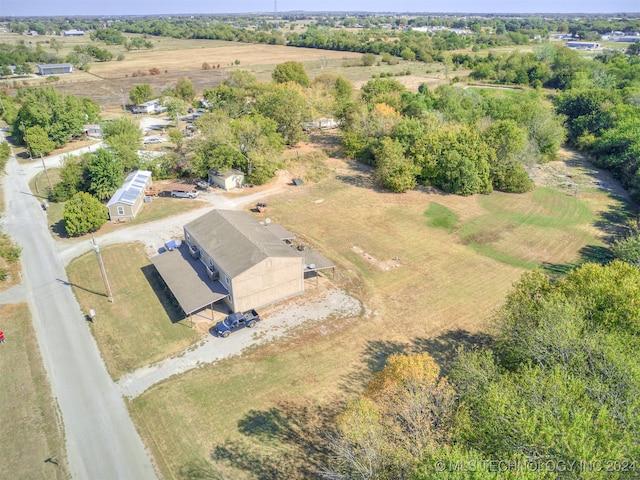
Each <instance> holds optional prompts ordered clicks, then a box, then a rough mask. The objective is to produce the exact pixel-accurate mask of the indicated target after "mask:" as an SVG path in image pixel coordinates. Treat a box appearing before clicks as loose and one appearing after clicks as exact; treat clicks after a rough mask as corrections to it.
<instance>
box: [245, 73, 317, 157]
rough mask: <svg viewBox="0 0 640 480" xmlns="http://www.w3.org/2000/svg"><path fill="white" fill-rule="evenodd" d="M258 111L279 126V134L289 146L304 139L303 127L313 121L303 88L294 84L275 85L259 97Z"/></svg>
mask: <svg viewBox="0 0 640 480" xmlns="http://www.w3.org/2000/svg"><path fill="white" fill-rule="evenodd" d="M257 109H258V111H259V112H260V113H261V114H262V115H264V116H265V117H267V118H270V119H272V120H274V121H275V122H276V124H277V125H278V132H279V133H280V134H281V135H282V138H284V140H285V142H286V143H287V144H288V145H296V144H297V143H298V142H300V141H301V140H302V139H303V138H304V132H303V131H302V127H303V125H304V123H305V122H307V121H309V120H310V119H311V112H310V109H309V105H308V103H307V100H306V98H305V95H304V94H303V92H302V90H301V88H300V87H299V86H297V85H295V84H292V83H285V84H279V85H275V86H274V88H272V89H270V90H268V91H267V92H265V93H263V94H262V95H260V96H259V97H258V100H257Z"/></svg>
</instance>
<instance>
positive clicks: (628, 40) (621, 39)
mask: <svg viewBox="0 0 640 480" xmlns="http://www.w3.org/2000/svg"><path fill="white" fill-rule="evenodd" d="M615 40H616V42H625V43H636V42H637V41H638V40H640V36H638V35H625V36H623V37H617V38H616V39H615Z"/></svg>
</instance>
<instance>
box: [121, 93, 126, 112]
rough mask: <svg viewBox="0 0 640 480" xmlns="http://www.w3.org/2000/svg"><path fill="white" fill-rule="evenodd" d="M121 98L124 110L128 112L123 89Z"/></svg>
mask: <svg viewBox="0 0 640 480" xmlns="http://www.w3.org/2000/svg"><path fill="white" fill-rule="evenodd" d="M120 99H121V100H122V110H123V111H125V112H126V111H127V107H126V106H125V104H124V91H123V90H122V89H120Z"/></svg>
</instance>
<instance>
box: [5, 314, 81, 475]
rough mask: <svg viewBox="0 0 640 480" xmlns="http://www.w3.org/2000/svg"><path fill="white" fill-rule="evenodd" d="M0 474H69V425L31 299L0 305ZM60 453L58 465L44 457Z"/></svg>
mask: <svg viewBox="0 0 640 480" xmlns="http://www.w3.org/2000/svg"><path fill="white" fill-rule="evenodd" d="M0 330H2V331H3V332H5V336H6V342H5V343H2V344H0V371H1V372H2V374H1V375H0V405H2V408H1V410H0V411H1V415H0V417H1V421H0V452H2V465H1V466H0V477H1V478H7V479H25V480H26V479H32V478H41V479H65V478H69V472H68V467H67V462H66V456H65V445H64V430H63V426H62V424H61V422H60V418H59V413H58V408H57V405H56V403H55V401H54V398H53V396H52V395H51V386H50V384H49V379H48V377H47V374H46V372H45V370H44V367H43V365H42V358H41V357H40V350H39V348H38V343H37V341H36V336H35V332H34V330H33V327H32V325H31V316H30V314H29V308H28V306H27V305H26V304H19V305H16V304H13V305H0ZM56 454H57V455H58V465H55V464H54V463H51V462H45V460H46V459H47V458H50V457H51V456H53V455H56Z"/></svg>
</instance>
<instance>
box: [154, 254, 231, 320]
mask: <svg viewBox="0 0 640 480" xmlns="http://www.w3.org/2000/svg"><path fill="white" fill-rule="evenodd" d="M151 263H153V265H154V266H155V267H156V269H157V270H158V273H159V274H160V276H161V277H162V279H163V280H164V282H165V283H166V284H167V286H168V287H169V289H170V290H171V293H172V294H173V296H174V297H175V298H176V300H177V301H178V303H179V304H180V308H182V310H183V311H184V313H185V314H186V315H191V314H192V313H194V312H197V311H198V310H202V309H203V308H205V307H208V306H209V305H211V304H213V303H215V302H217V301H218V300H222V299H223V298H225V297H227V296H229V292H228V291H227V289H226V288H225V287H224V286H223V285H222V284H221V283H220V282H219V281H212V280H210V279H209V277H208V275H207V267H205V266H204V264H203V263H202V262H201V261H200V260H196V259H194V258H192V257H191V255H190V254H189V247H188V246H187V245H186V243H182V244H181V245H180V247H179V248H175V249H173V250H171V251H167V252H164V253H161V254H160V255H156V256H155V257H153V258H152V259H151Z"/></svg>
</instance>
